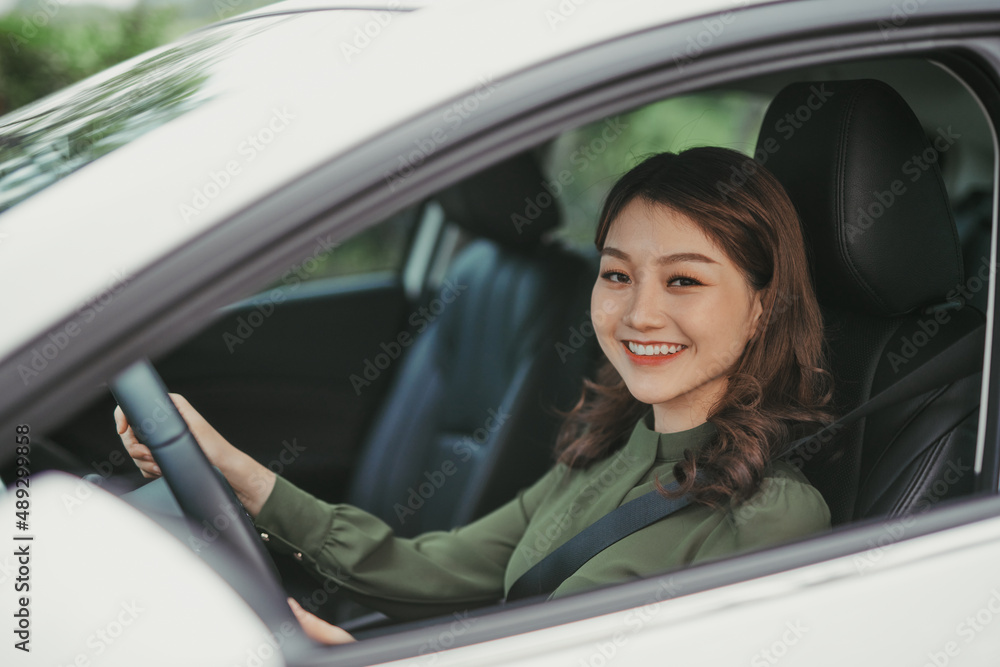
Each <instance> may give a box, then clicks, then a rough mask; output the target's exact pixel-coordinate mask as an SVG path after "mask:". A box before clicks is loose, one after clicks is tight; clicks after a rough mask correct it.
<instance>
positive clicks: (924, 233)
mask: <svg viewBox="0 0 1000 667" xmlns="http://www.w3.org/2000/svg"><path fill="white" fill-rule="evenodd" d="M702 144H715V145H723V146H727V147H730V148H735V149H737V150H742V151H744V152H745V153H747V154H751V155H755V156H756V157H757V159H758V161H759V162H761V163H763V164H764V166H765V167H766V168H767V169H770V170H771V171H772V172H773V173H774V174H775V175H776V176H777V177H778V179H779V180H780V181H781V183H782V184H783V186H784V187H785V189H786V190H787V192H788V193H789V195H790V197H791V199H792V201H793V203H794V204H795V206H796V209H797V210H798V212H799V215H800V218H801V220H802V223H803V229H804V231H805V236H806V241H807V246H808V251H809V254H810V261H811V268H812V274H813V280H814V285H815V288H816V291H817V295H818V298H819V301H820V304H821V306H822V310H823V315H824V321H825V325H826V329H827V331H826V335H827V345H828V360H829V366H830V369H831V371H832V373H833V377H834V381H835V398H834V405H835V406H836V410H837V411H838V412H840V413H844V412H846V411H848V410H849V409H851V408H852V407H854V406H856V405H859V404H861V403H863V402H864V401H866V400H867V399H868V398H869V397H871V396H873V395H875V394H877V393H878V392H880V391H881V390H883V389H885V388H886V387H888V386H891V385H892V384H893V383H895V382H897V381H899V380H900V379H901V378H903V377H905V376H906V375H907V374H909V373H910V372H912V371H913V370H914V369H915V368H918V367H919V366H920V365H921V364H923V363H924V362H925V361H926V360H928V359H930V358H932V357H933V356H934V355H936V354H937V353H939V352H940V351H941V350H943V349H945V348H946V347H947V346H948V345H949V344H951V343H953V342H954V341H956V340H958V339H960V338H961V337H962V336H963V335H965V334H967V333H969V332H972V331H976V330H977V329H978V328H980V327H981V326H982V325H983V323H984V322H985V320H986V316H987V310H988V305H989V303H990V297H989V290H990V288H989V285H990V279H989V277H990V275H991V269H990V266H991V258H990V252H991V250H990V248H991V234H992V225H993V222H992V220H993V210H992V209H993V200H994V196H995V193H994V188H995V180H994V178H995V177H994V172H993V169H994V167H993V164H994V159H995V156H994V144H993V136H992V131H991V128H990V124H989V122H988V120H987V118H986V116H985V115H984V114H983V112H982V110H981V107H980V106H979V103H978V101H977V100H976V98H975V97H974V96H973V95H972V93H971V92H970V91H969V89H968V88H966V87H965V86H964V85H963V83H962V81H960V80H959V79H958V77H957V76H956V75H955V74H953V73H952V72H950V71H948V70H947V69H945V68H944V67H942V66H940V65H938V64H935V63H932V62H930V61H927V60H924V59H919V58H899V59H887V60H867V61H860V62H850V63H838V64H834V65H826V66H815V67H810V68H802V69H795V70H788V71H784V72H781V73H779V74H769V75H765V76H761V77H758V78H754V79H748V80H744V81H738V82H730V83H727V84H726V85H725V86H724V87H720V88H713V89H706V90H702V91H698V92H696V93H692V94H687V95H684V96H681V97H678V98H672V99H667V100H661V101H659V102H655V103H652V104H648V105H644V106H642V107H640V108H637V109H633V110H630V111H627V112H624V113H622V114H621V116H620V117H618V118H615V119H604V120H602V121H598V122H595V123H592V124H589V125H587V126H583V127H578V128H573V129H571V130H568V131H565V132H562V133H561V134H559V135H558V136H556V137H553V138H552V139H551V140H550V141H548V142H546V143H545V144H543V145H539V146H536V147H535V148H534V149H532V150H530V151H527V152H524V153H521V154H519V155H516V156H515V157H513V158H509V159H506V160H503V161H500V162H498V163H496V164H494V165H493V166H492V167H489V168H487V169H485V170H483V171H481V172H480V173H478V174H475V175H474V176H472V177H469V178H466V179H464V180H462V181H461V182H458V183H455V184H454V185H452V186H451V187H449V188H447V189H445V190H443V191H441V192H439V193H437V194H436V195H434V196H431V197H428V198H426V199H425V200H423V201H421V202H419V203H417V204H415V205H412V206H409V207H407V208H405V209H403V210H401V211H399V212H398V213H396V214H395V215H393V216H392V217H391V218H388V219H386V220H383V221H376V222H374V223H373V224H372V225H371V226H370V227H369V228H367V229H366V230H365V231H363V232H361V233H360V234H358V235H357V236H355V237H353V238H351V239H349V240H347V241H346V242H344V243H342V244H340V245H338V246H337V247H335V248H333V249H332V250H331V251H329V252H327V251H326V250H325V249H324V246H323V244H322V243H320V241H321V239H318V240H317V247H316V252H315V253H314V254H313V255H312V256H310V257H305V258H303V261H302V262H301V263H300V264H297V265H296V266H295V267H290V269H289V271H288V272H286V273H284V274H283V275H281V276H275V277H274V280H273V282H272V284H271V285H267V286H261V285H256V286H254V288H253V289H252V290H250V289H248V293H250V292H252V294H251V295H250V296H248V297H247V298H246V299H245V300H243V301H240V302H238V303H234V304H232V305H231V306H229V307H227V308H225V309H223V310H221V311H220V312H219V314H218V317H217V319H216V320H215V321H214V322H213V323H212V324H211V325H209V326H208V327H206V328H205V329H203V330H202V331H201V332H200V333H198V334H197V335H196V336H194V337H192V338H189V339H188V340H185V341H183V342H181V343H180V344H179V345H178V346H177V347H176V348H174V349H173V350H172V351H171V352H170V353H169V354H167V355H165V356H163V357H161V358H157V359H153V362H154V364H155V366H156V368H157V370H158V371H159V373H160V374H161V375H162V377H163V378H164V380H165V382H166V384H167V386H168V387H169V389H170V391H172V392H176V393H180V394H183V395H184V396H185V397H187V398H188V400H190V402H191V403H192V404H193V405H194V406H195V407H196V408H197V409H198V410H199V411H200V412H201V413H202V414H203V415H204V416H205V417H206V419H208V421H209V422H210V423H212V424H213V425H214V426H215V427H216V428H217V429H218V430H219V431H220V433H222V434H223V435H224V436H225V437H226V438H227V439H229V440H230V441H231V442H233V443H234V444H236V445H237V446H238V447H240V448H241V449H243V450H245V451H247V452H248V453H249V454H251V455H252V456H254V457H255V458H256V459H257V460H259V461H260V462H262V463H264V464H265V465H267V466H268V467H269V468H271V469H272V470H274V471H275V472H277V473H279V474H281V475H283V476H285V477H286V478H287V479H289V480H290V481H292V482H293V483H295V484H297V485H299V486H300V487H302V488H303V489H305V490H307V491H309V492H310V493H312V494H313V495H315V496H317V497H319V498H322V499H324V500H327V501H329V502H349V503H352V504H355V505H357V506H359V507H362V508H364V509H366V510H368V511H370V512H372V513H374V514H376V515H377V516H379V517H380V518H382V519H383V520H384V521H385V522H387V523H388V524H389V525H391V526H392V527H393V528H394V530H395V531H396V532H397V534H399V535H402V536H413V535H416V534H419V533H421V532H424V531H428V530H447V529H449V528H451V527H454V526H459V525H463V524H465V523H468V522H469V521H471V520H474V519H475V518H477V517H479V516H482V515H483V514H485V513H488V512H489V511H490V510H492V509H494V508H496V507H498V506H499V505H501V504H502V503H504V502H505V501H506V500H508V499H510V498H511V497H513V495H514V494H515V493H516V492H517V491H518V490H519V489H521V488H524V487H525V486H528V485H530V484H531V483H532V482H533V481H534V480H535V479H537V478H538V477H540V476H541V475H542V474H543V473H544V471H545V470H546V469H547V468H548V467H549V466H551V465H552V462H553V456H552V445H553V443H554V442H555V436H556V433H557V431H558V428H559V425H560V419H561V417H560V414H561V412H563V411H566V410H568V409H569V408H571V407H572V406H573V405H574V404H575V403H576V401H577V400H578V399H579V395H580V390H581V386H582V381H583V378H585V377H589V376H591V374H592V373H593V371H594V369H595V368H596V366H597V364H598V362H599V360H600V358H601V356H602V353H601V352H600V349H599V347H598V345H597V343H596V340H595V338H594V335H593V329H592V328H591V327H590V315H589V310H588V309H589V303H590V289H591V287H592V285H593V281H594V279H595V277H596V274H597V255H596V251H595V250H594V247H593V231H594V229H595V226H596V216H597V212H598V207H599V205H600V202H601V199H602V197H603V196H604V195H605V194H606V192H607V190H608V189H609V188H610V186H611V184H612V183H613V182H614V180H615V178H616V177H617V176H618V175H620V174H622V173H624V171H626V170H627V169H628V168H629V167H631V166H633V165H634V164H635V163H636V162H637V161H638V160H639V159H641V158H642V157H643V156H645V155H647V154H650V153H653V152H657V151H662V150H675V151H676V150H680V149H683V148H686V147H688V146H694V145H702ZM774 147H777V149H775V148H774ZM984 267H985V268H984ZM984 271H985V272H984ZM275 290H278V291H279V292H280V293H281V294H282V298H281V299H280V300H277V299H275V298H274V297H273V294H274V293H275ZM789 307H794V304H790V306H789ZM981 384H982V377H981V375H976V376H971V377H967V378H964V379H961V380H957V381H955V382H953V383H950V384H948V385H946V386H941V387H937V388H935V389H934V390H933V391H931V392H927V393H925V394H923V395H922V396H920V397H917V398H914V399H910V400H907V401H904V402H900V403H898V404H896V405H893V406H891V407H889V408H886V409H884V410H881V411H879V412H878V413H877V414H875V415H872V416H870V417H868V418H866V419H864V420H861V421H858V422H855V423H854V424H852V425H850V426H848V427H846V428H844V429H842V430H841V431H839V432H837V433H836V434H835V435H834V436H833V437H832V438H831V439H830V440H829V442H826V443H825V444H824V445H823V447H822V448H819V449H818V451H817V450H809V451H796V452H793V454H792V455H791V459H792V460H793V461H797V462H798V463H799V464H800V466H801V468H802V470H803V471H804V473H805V474H806V476H807V477H808V479H809V480H810V481H811V482H812V484H813V485H814V486H816V487H817V488H818V489H819V490H820V492H821V493H822V494H823V496H824V498H825V499H826V501H827V504H828V505H829V507H830V510H831V514H832V522H833V526H834V529H835V530H838V529H844V528H846V527H849V525H850V524H852V523H854V522H859V521H868V520H882V519H887V518H894V517H900V516H905V515H907V514H911V513H915V512H924V511H929V510H930V509H932V507H934V506H937V505H938V504H940V503H945V502H960V501H961V499H963V498H967V497H969V496H971V495H973V494H976V493H987V492H989V490H988V489H987V488H986V487H987V486H988V484H987V483H986V482H984V480H991V479H993V477H994V475H995V474H996V471H995V470H993V469H991V466H992V467H995V466H996V457H995V456H985V457H984V456H983V454H982V452H977V447H978V446H981V445H980V441H981V438H980V437H979V436H978V434H979V432H980V421H981V420H980V410H979V405H980V387H981ZM114 407H115V401H114V399H113V398H112V397H111V396H110V394H108V395H107V396H105V397H102V398H101V399H99V400H97V401H95V402H93V403H92V404H91V405H89V406H87V407H85V408H84V409H82V410H80V411H79V412H78V413H77V414H76V415H75V416H74V417H73V418H72V419H71V420H70V421H68V422H66V423H64V424H63V425H62V426H61V427H60V428H59V429H58V430H56V431H54V432H52V433H49V434H47V436H46V438H45V439H44V441H38V442H39V443H40V444H36V446H35V447H36V449H35V451H34V454H35V459H33V464H34V468H35V471H36V472H39V471H41V470H42V469H45V468H52V469H60V470H66V471H69V472H72V473H74V474H77V475H81V476H83V475H87V476H88V479H90V480H91V481H94V482H95V483H98V484H101V485H103V486H105V488H108V489H111V490H113V491H114V492H116V493H124V492H127V491H130V490H132V489H135V488H137V487H138V486H140V485H142V484H143V483H144V482H145V480H144V479H143V478H142V477H141V475H140V474H139V473H138V471H137V470H136V469H135V467H134V465H133V464H132V462H131V460H129V459H128V458H127V456H125V455H124V451H123V450H122V447H121V444H120V441H119V438H118V436H117V434H116V432H115V428H114V420H113V417H112V413H113V410H114ZM977 459H978V460H980V461H983V462H984V463H983V469H982V470H981V471H980V472H978V473H977V472H976V471H975V470H974V466H973V463H974V462H975V461H977ZM6 474H8V471H6V470H0V475H6ZM819 539H821V538H819ZM737 557H738V556H737ZM275 561H276V563H277V565H278V569H279V571H280V573H281V576H282V579H283V581H284V583H285V586H286V589H287V590H288V591H289V594H290V595H293V596H296V597H301V596H310V595H312V596H313V599H312V600H311V602H312V605H311V606H310V607H309V608H310V609H313V610H315V613H317V614H318V615H320V616H322V617H324V618H326V619H328V620H331V621H335V622H338V623H340V624H342V625H344V626H345V627H346V628H348V629H354V630H358V629H363V628H366V627H374V626H376V625H379V624H386V623H390V622H391V621H389V620H388V619H385V618H384V617H378V616H377V615H372V614H371V610H367V609H364V608H362V607H360V606H359V605H356V604H354V603H352V602H350V601H349V600H348V599H347V598H346V597H345V596H344V595H341V594H330V595H328V594H327V593H325V592H323V589H317V583H316V582H315V581H314V580H312V579H311V578H310V577H309V576H308V575H307V574H306V573H305V571H304V570H303V569H302V568H301V566H300V565H299V564H298V563H297V562H295V561H294V560H292V559H291V558H288V557H285V556H280V555H275ZM317 591H319V592H321V593H322V595H321V596H320V598H316V597H315V594H316V592H317ZM352 619H353V622H352ZM361 636H364V635H361Z"/></svg>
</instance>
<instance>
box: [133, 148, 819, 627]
mask: <svg viewBox="0 0 1000 667" xmlns="http://www.w3.org/2000/svg"><path fill="white" fill-rule="evenodd" d="M734 174H737V175H740V177H741V178H740V180H743V181H744V182H743V183H742V184H741V185H739V186H737V187H734V186H733V180H731V179H732V178H733V175H734ZM744 177H745V178H744ZM596 245H597V248H598V250H600V251H601V265H600V271H599V274H598V277H597V281H596V283H595V284H594V288H593V294H592V300H591V313H592V319H593V323H594V330H595V332H596V335H597V338H598V341H599V342H600V345H601V349H602V350H603V351H604V354H605V356H606V357H607V360H606V363H605V364H604V365H603V367H602V368H601V369H600V371H599V373H598V376H597V380H596V382H587V383H586V384H585V388H584V392H583V396H582V397H581V399H580V401H579V403H578V404H577V405H576V407H575V408H574V409H573V410H572V411H571V412H570V413H569V414H568V415H567V418H566V421H565V424H564V426H563V428H562V431H561V432H560V434H559V438H558V441H557V451H558V452H559V458H558V462H557V464H556V465H555V466H554V467H553V468H552V469H551V470H550V471H549V472H548V474H546V475H545V476H544V477H542V479H540V480H539V481H538V482H536V483H535V484H534V485H533V486H532V487H530V488H528V489H526V490H524V491H522V492H521V493H519V494H518V495H517V497H516V498H515V499H514V500H512V501H510V502H509V503H508V504H507V505H504V506H503V507H501V508H500V509H498V510H496V511H494V512H493V513H491V514H489V515H487V516H485V517H483V518H481V519H479V520H478V521H476V522H474V523H472V524H470V525H468V526H465V527H463V528H459V529H455V530H453V531H450V532H432V533H427V534H424V535H421V536H419V537H417V538H414V539H399V538H395V537H394V536H393V534H392V529H391V528H390V527H389V526H387V525H386V524H385V523H383V522H382V521H381V520H379V519H377V518H375V517H374V516H372V515H370V514H367V513H366V512H363V511H362V510H359V509H357V508H354V507H351V506H348V505H330V504H327V503H324V502H321V501H319V500H317V499H315V498H314V497H312V496H311V495H309V494H307V493H305V492H304V491H301V490H300V489H297V488H296V487H294V486H293V485H292V484H290V483H289V482H288V481H286V480H284V479H283V478H281V477H279V476H277V475H275V474H274V473H272V472H271V471H270V470H268V469H267V468H265V467H263V466H262V465H260V464H259V463H257V462H256V461H254V460H253V459H252V458H250V457H249V456H247V455H246V454H243V453H242V452H240V451H239V450H237V449H236V448H235V447H234V446H233V445H231V444H230V443H229V442H227V441H226V440H225V439H224V438H223V437H222V436H221V435H219V433H218V432H217V431H215V429H213V428H212V427H211V426H210V425H209V424H208V423H207V422H206V421H205V420H204V419H203V418H202V417H201V416H200V415H199V414H198V413H197V412H196V411H195V410H194V408H192V407H191V405H190V404H189V403H188V402H187V401H186V400H184V399H183V397H181V396H177V395H174V397H173V398H174V401H175V402H176V404H177V406H178V408H179V409H180V412H181V415H183V417H184V418H185V420H186V421H187V422H188V424H189V425H190V427H191V430H192V432H193V434H194V435H195V438H196V439H197V440H198V442H199V443H200V444H201V446H202V447H203V448H204V450H205V452H206V454H207V455H208V458H209V460H211V461H212V463H213V464H215V465H216V466H218V467H219V469H220V470H221V471H222V472H223V473H224V474H225V476H226V478H227V479H228V480H229V482H230V483H231V484H232V486H233V488H234V490H235V491H236V493H237V495H238V496H239V498H240V500H241V501H242V502H243V504H244V505H245V506H246V509H247V511H248V512H249V513H250V514H251V516H253V517H255V521H256V523H257V526H258V527H259V528H260V530H261V531H262V532H264V533H267V534H268V540H269V546H271V547H272V548H274V549H275V550H277V551H283V552H286V553H293V554H295V556H296V558H298V559H300V560H301V561H302V562H303V564H304V565H305V566H306V567H307V568H308V569H310V570H311V571H312V572H313V574H315V575H316V576H317V577H320V578H329V579H331V580H333V581H335V582H336V583H337V584H338V586H342V587H343V588H345V589H346V590H348V591H350V592H351V593H352V594H353V596H354V597H355V598H357V599H358V600H359V601H361V602H362V603H364V604H367V605H369V606H371V607H373V608H375V609H379V610H381V611H384V612H386V613H388V614H390V615H393V616H398V617H404V618H406V617H410V618H413V617H419V616H430V615H437V614H447V613H450V612H452V611H455V610H462V609H467V608H469V607H472V606H477V605H483V604H489V603H491V602H495V601H496V600H499V599H500V598H502V597H503V596H504V595H505V593H506V591H507V590H509V588H510V586H511V585H512V584H513V582H514V581H516V580H517V578H518V577H519V576H520V575H521V574H523V573H524V572H525V571H527V570H528V569H529V568H530V567H531V566H532V565H534V564H535V563H536V562H538V561H539V560H540V559H541V558H544V557H545V556H546V555H547V554H548V553H550V552H551V551H552V550H554V549H555V548H556V547H558V546H559V545H560V544H562V543H563V542H565V541H566V540H567V539H569V538H570V537H572V536H573V535H575V534H577V533H578V532H580V531H581V530H582V529H583V528H585V527H586V526H588V525H589V524H591V523H593V522H594V521H595V520H597V519H598V518H600V517H601V516H604V515H605V514H607V513H608V512H610V511H611V510H613V509H614V508H616V507H618V506H619V505H621V504H623V503H625V502H627V501H629V500H632V499H633V498H636V497H638V496H640V495H642V494H644V493H646V492H648V491H650V490H652V489H653V488H659V489H660V490H661V492H663V493H667V491H666V490H664V489H663V488H662V485H664V484H667V483H669V482H670V481H672V480H673V479H677V480H678V482H679V483H680V488H679V489H678V490H677V491H676V493H677V494H691V496H692V497H693V499H694V501H695V502H694V504H693V505H691V506H689V507H687V508H685V509H683V510H681V511H679V512H677V513H676V514H674V515H671V516H670V517H668V518H666V519H664V520H662V521H659V522H657V523H654V524H652V525H649V526H647V527H645V528H643V529H641V530H639V531H637V532H636V533H633V534H632V535H630V536H628V537H626V538H623V539H622V540H620V541H618V542H616V543H615V544H613V545H612V546H610V547H608V548H607V549H605V550H604V551H603V552H601V553H600V554H598V555H597V556H595V557H594V558H592V559H591V560H590V561H588V562H587V563H586V564H585V565H583V566H582V567H581V568H580V569H579V570H578V571H577V572H576V573H574V574H573V575H572V576H570V577H569V578H567V579H566V580H565V581H564V582H563V583H562V584H561V585H560V586H559V587H558V588H557V589H556V591H555V592H554V593H553V594H552V595H553V597H558V596H563V595H566V594H569V593H573V592H577V591H582V590H587V589H590V588H593V587H595V586H598V585H602V584H608V583H613V582H619V581H624V580H627V579H631V578H636V577H641V576H646V575H650V574H653V573H657V572H662V571H664V570H666V569H670V568H672V567H680V566H683V565H688V564H691V563H696V562H702V561H706V560H710V559H714V558H721V557H725V556H729V555H732V554H734V553H738V552H741V551H747V550H752V549H756V548H761V547H765V546H769V545H773V544H778V543H781V542H784V541H788V540H793V539H796V538H799V537H803V536H805V535H808V534H810V533H813V532H816V531H820V530H823V529H826V528H828V527H829V521H830V514H829V511H828V509H827V507H826V504H825V502H824V501H823V498H822V496H820V494H819V493H818V492H817V491H816V489H814V488H813V487H812V486H810V485H809V484H808V482H807V481H806V480H805V478H804V477H803V476H802V474H801V473H800V472H799V471H798V470H796V469H795V468H794V467H792V466H791V465H789V464H787V463H785V462H782V461H776V460H775V457H776V455H777V454H778V453H779V452H780V451H781V448H782V446H784V445H785V444H787V443H788V442H789V441H790V440H791V439H792V438H793V432H795V431H797V430H799V429H801V428H803V427H807V426H808V425H810V424H819V423H822V422H824V421H827V420H829V415H828V414H827V412H826V411H825V409H824V408H825V405H826V404H827V403H828V401H829V398H830V382H829V374H828V373H827V372H826V371H825V370H824V362H823V353H822V345H823V341H822V322H821V319H820V313H819V307H818V305H817V303H816V299H815V296H814V294H813V292H812V288H811V285H810V281H809V274H808V267H807V262H806V255H805V249H804V244H803V240H802V233H801V230H800V226H799V222H798V218H797V217H796V214H795V210H794V208H793V207H792V204H791V202H790V201H789V200H788V197H787V196H786V194H785V192H784V190H783V189H782V187H781V185H780V184H779V183H778V182H777V180H775V178H774V177H773V176H771V175H770V174H769V173H768V172H766V171H765V170H764V169H763V168H762V167H760V166H759V165H757V164H756V163H755V162H753V161H752V160H751V159H749V158H747V157H745V156H743V155H741V154H739V153H736V152H734V151H730V150H727V149H723V148H693V149H690V150H687V151H684V152H682V153H680V154H679V155H675V154H671V153H663V154H659V155H655V156H653V157H651V158H649V159H647V160H645V161H644V162H642V163H641V164H640V165H638V166H637V167H635V168H634V169H632V170H631V171H629V172H628V173H627V174H626V175H625V176H624V177H622V179H621V180H619V181H618V183H616V184H615V186H614V187H613V188H612V190H611V192H610V193H609V195H608V198H607V201H606V202H605V205H604V210H603V212H602V214H601V219H600V224H599V226H598V229H597V237H596ZM115 418H116V420H117V424H118V431H119V433H120V434H121V435H122V440H123V442H124V443H125V446H126V448H127V449H128V451H129V453H130V455H131V456H132V457H133V458H134V459H135V461H136V464H137V465H138V466H139V468H140V470H142V473H143V475H144V476H146V477H156V476H158V475H159V473H160V471H159V469H158V468H157V466H156V465H155V463H154V462H153V460H152V457H151V455H150V453H149V450H148V449H147V448H146V447H145V446H143V445H141V444H139V443H138V442H137V441H136V439H135V437H134V435H133V434H132V431H131V429H130V428H128V425H127V423H126V421H125V418H124V416H123V415H122V413H121V410H120V409H118V410H116V411H115ZM293 608H295V611H296V614H297V615H299V617H300V619H301V620H302V621H303V624H304V626H305V627H306V629H307V632H309V633H310V634H312V635H313V636H315V637H317V638H319V639H321V640H322V641H328V642H331V643H336V642H339V641H349V640H350V638H349V635H346V633H343V634H338V632H340V633H342V631H340V630H339V629H338V628H335V627H334V626H331V625H329V624H326V623H325V622H323V621H320V620H319V619H317V618H315V617H312V616H311V615H309V614H308V613H307V612H305V611H304V610H302V609H301V608H299V607H297V605H294V604H293Z"/></svg>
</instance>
